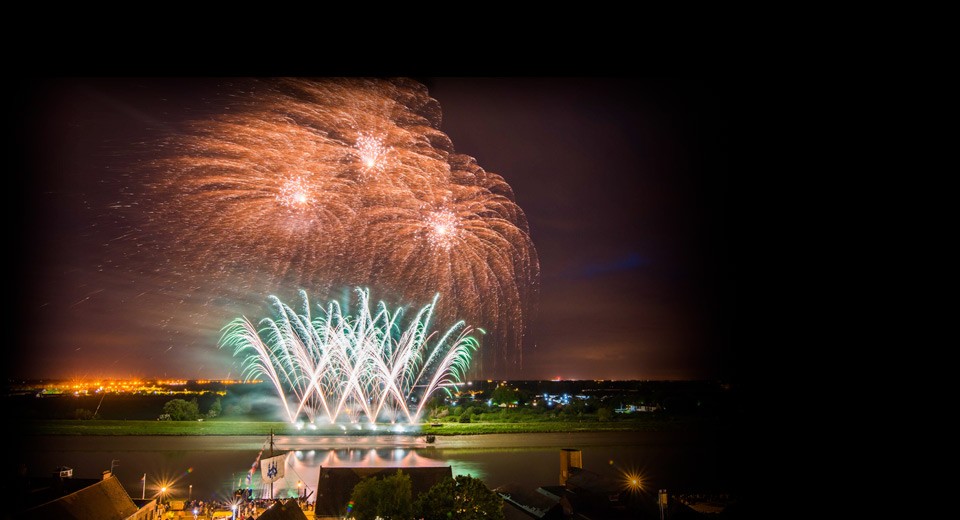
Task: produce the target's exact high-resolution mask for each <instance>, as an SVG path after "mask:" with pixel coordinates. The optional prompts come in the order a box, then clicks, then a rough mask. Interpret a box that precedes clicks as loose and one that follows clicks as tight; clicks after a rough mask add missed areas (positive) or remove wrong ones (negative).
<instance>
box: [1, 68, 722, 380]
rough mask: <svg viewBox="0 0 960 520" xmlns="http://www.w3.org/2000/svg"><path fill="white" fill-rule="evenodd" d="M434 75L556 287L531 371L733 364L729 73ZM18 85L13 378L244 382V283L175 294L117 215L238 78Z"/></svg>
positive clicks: (458, 129) (440, 96)
mask: <svg viewBox="0 0 960 520" xmlns="http://www.w3.org/2000/svg"><path fill="white" fill-rule="evenodd" d="M420 81H422V82H424V83H425V84H426V85H427V87H428V88H429V91H430V95H431V96H432V97H434V98H436V99H437V100H438V101H439V102H440V106H441V107H442V110H443V123H442V126H441V129H442V130H443V131H444V132H446V133H447V134H448V135H449V136H450V138H451V140H452V141H453V143H454V146H455V147H456V149H457V151H458V152H461V153H465V154H468V155H471V156H474V157H476V159H477V161H478V163H479V164H480V165H481V166H482V167H483V168H485V169H486V170H488V171H492V172H496V173H499V174H500V175H502V176H503V177H504V178H505V179H506V181H507V182H508V183H509V184H510V185H511V186H512V187H513V190H514V192H515V194H516V198H517V202H518V204H519V205H520V207H521V208H522V209H523V210H524V211H525V212H526V215H527V218H528V219H529V223H530V228H531V235H532V238H533V242H534V244H535V245H536V248H537V251H538V254H539V257H540V266H541V272H542V279H541V296H540V300H539V312H538V314H537V316H536V319H535V321H534V323H533V328H532V334H531V338H530V339H531V345H530V346H529V347H528V348H527V349H526V350H525V351H524V368H523V377H524V378H530V379H534V378H554V377H558V376H559V377H562V378H564V379H588V378H603V379H611V378H614V379H693V378H729V377H733V376H735V375H736V374H737V373H738V368H739V367H737V366H736V364H735V363H736V356H735V355H734V353H735V350H734V348H735V345H734V344H733V337H732V324H731V320H732V319H733V317H734V314H735V305H736V301H735V287H736V280H734V278H733V269H732V267H731V258H730V255H731V249H732V247H731V245H730V237H731V229H730V227H729V226H730V222H731V219H730V218H729V215H730V212H731V211H732V209H733V208H731V204H732V202H731V200H732V199H731V197H730V195H731V194H730V193H729V192H728V189H727V185H728V171H727V159H726V150H727V146H728V142H727V140H728V129H729V125H728V113H729V109H728V108H727V107H726V105H725V104H724V99H725V98H724V97H723V92H722V91H720V90H719V87H718V86H717V85H716V84H713V83H710V82H706V81H695V80H614V79H444V78H427V79H420ZM21 87H22V92H21V96H20V99H21V100H22V103H20V104H19V105H18V107H17V108H16V110H15V113H14V118H13V121H14V129H15V134H14V136H13V143H14V144H15V148H14V150H15V152H16V153H19V159H20V160H19V161H17V162H15V163H14V164H17V165H19V167H18V169H19V172H17V173H16V174H15V175H16V176H17V178H16V180H15V182H14V184H13V185H12V186H13V189H14V197H13V207H14V208H16V212H17V214H18V215H19V217H20V218H18V219H17V222H18V224H17V228H16V229H15V230H14V236H15V237H16V239H15V243H16V246H17V247H16V248H15V249H13V251H15V252H16V255H17V256H16V258H17V259H18V260H19V261H20V262H19V264H20V265H19V266H18V267H17V268H16V269H15V271H14V272H13V273H11V276H12V278H13V286H14V288H15V291H17V298H16V299H15V302H16V304H15V305H14V314H13V316H14V328H15V331H16V334H15V335H14V336H13V341H12V345H9V346H8V349H12V351H13V359H14V362H13V363H12V364H11V367H10V368H11V369H12V374H13V375H16V376H19V377H94V376H98V377H123V376H131V375H136V376H144V377H152V376H170V377H186V378H196V377H224V376H226V375H227V374H231V375H236V363H235V361H234V360H233V359H232V357H231V355H230V353H229V352H226V351H220V350H218V349H217V347H216V343H217V339H218V337H219V335H218V329H219V327H220V326H222V325H223V324H224V323H225V322H226V321H229V319H231V318H233V317H235V316H236V315H238V314H240V313H243V312H250V311H249V309H244V308H242V306H240V305H239V304H235V303H234V302H233V301H232V300H231V296H232V293H231V291H230V290H229V288H227V289H224V291H223V294H221V295H210V294H207V295H206V298H203V299H198V298H197V297H196V296H195V295H184V294H181V293H178V291H177V290H175V289H172V288H171V287H169V286H168V284H167V282H166V280H165V279H163V277H162V276H158V275H157V273H156V272H152V271H151V270H150V269H149V268H146V267H145V266H148V265H149V261H145V260H144V259H145V258H149V256H150V253H149V251H144V252H141V253H139V255H133V259H131V256H130V253H129V252H128V253H124V255H122V256H121V255H119V253H115V251H117V248H115V247H113V246H112V241H114V240H117V239H118V238H120V237H121V236H123V235H124V234H125V233H126V231H127V230H130V229H134V230H136V229H138V223H137V222H135V220H136V217H135V216H134V217H132V219H130V220H133V221H134V222H131V221H129V220H128V221H124V222H117V211H118V210H119V208H117V206H119V205H125V204H129V201H130V197H129V194H130V190H131V189H132V188H131V187H132V186H136V185H138V184H143V183H144V182H145V181H146V180H145V179H143V178H142V177H141V176H140V175H142V174H139V173H138V170H137V168H136V165H137V164H138V162H139V161H142V160H144V156H143V153H144V152H143V150H144V149H145V147H143V146H142V143H144V142H149V141H150V140H151V139H153V138H155V136H156V132H157V131H158V129H160V130H162V129H163V128H164V126H165V125H168V124H174V123H176V122H178V121H182V120H184V119H186V118H195V117H197V116H199V115H202V114H203V113H204V111H205V110H211V108H210V107H211V106H215V105H216V103H215V102H211V100H214V99H216V98H217V97H218V96H221V95H223V93H224V92H228V91H229V81H227V80H190V79H162V80H149V79H123V80H105V79H91V80H44V81H25V82H22V83H21ZM122 209H123V211H122V212H121V213H123V214H125V215H129V214H131V212H130V211H129V210H130V209H131V208H129V207H126V208H122ZM134 209H135V208H134ZM127 238H128V237H123V238H122V240H126V239H127ZM144 249H145V250H146V249H147V246H146V245H145V246H144ZM131 273H133V276H131ZM138 273H139V276H137V274H138ZM201 300H202V301H201Z"/></svg>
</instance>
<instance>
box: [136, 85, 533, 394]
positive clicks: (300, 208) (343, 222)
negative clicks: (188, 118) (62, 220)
mask: <svg viewBox="0 0 960 520" xmlns="http://www.w3.org/2000/svg"><path fill="white" fill-rule="evenodd" d="M232 99H233V101H232V102H231V104H230V106H229V109H225V110H223V111H222V113H221V114H219V115H216V116H212V117H209V118H207V119H202V120H197V121H193V122H191V123H190V124H189V125H187V128H186V130H185V131H184V132H181V133H178V134H177V135H175V136H173V137H170V138H169V139H168V140H167V141H166V142H165V143H164V147H165V149H166V150H168V151H169V153H168V154H167V155H166V156H165V157H164V158H163V159H161V160H159V161H156V162H155V163H154V164H153V165H154V166H155V167H156V168H157V170H158V172H159V175H160V181H159V182H156V183H155V184H154V187H155V188H156V190H155V193H156V194H157V195H158V197H157V199H156V200H158V201H159V203H158V205H157V207H156V209H155V211H153V213H152V215H154V216H155V218H154V219H153V220H154V223H155V224H157V225H158V226H159V228H161V229H164V230H166V231H168V232H170V231H172V232H173V233H175V235H176V240H175V242H176V244H177V246H176V247H175V248H179V250H178V251H177V252H178V253H181V254H180V255H179V257H180V258H187V259H189V262H191V263H192V264H193V265H192V267H193V268H194V269H192V271H195V272H198V273H203V276H205V277H211V276H220V277H222V279H224V280H234V281H236V280H246V281H244V282H241V283H243V284H245V285H246V286H251V287H252V286H253V285H254V284H252V283H250V282H249V279H250V277H251V276H256V277H262V278H264V279H268V280H270V282H269V283H270V285H269V286H270V287H277V286H279V285H284V286H290V285H292V286H296V287H302V288H306V289H308V290H309V291H310V292H311V293H314V294H322V293H323V292H325V291H326V292H329V291H334V290H339V289H341V288H343V287H351V286H357V285H361V286H371V287H375V288H376V289H377V291H378V294H386V295H393V296H395V297H397V298H399V300H395V301H408V302H422V301H428V300H430V299H431V298H432V295H433V294H434V293H437V292H439V293H440V294H441V297H442V298H443V299H444V300H445V301H446V302H447V303H446V304H444V305H443V306H442V308H443V309H447V310H448V313H449V314H448V315H447V316H440V318H441V319H444V320H448V319H449V318H463V319H466V320H467V321H468V322H470V323H472V324H476V325H479V326H482V327H484V328H486V329H487V330H488V332H489V335H488V336H487V339H486V341H485V343H487V345H488V348H486V349H484V353H483V355H481V356H480V357H479V359H480V360H481V363H483V362H484V361H483V360H485V363H487V364H488V368H489V369H492V370H493V371H494V372H498V373H499V374H502V375H504V376H506V375H518V373H517V370H518V369H519V366H520V363H521V361H522V342H523V335H524V332H525V330H526V328H527V326H528V324H529V321H530V314H531V310H532V308H533V305H534V302H535V299H536V296H537V292H538V284H539V262H538V259H537V254H536V250H535V248H534V246H533V242H532V241H531V239H530V235H529V229H528V226H527V222H526V217H525V216H524V214H523V211H522V210H521V209H520V208H519V207H518V206H517V204H516V202H515V200H514V197H513V191H512V190H511V188H510V186H509V185H508V184H507V183H506V181H505V180H504V179H503V178H502V177H500V176H499V175H496V174H493V173H489V172H486V171H484V170H483V169H482V168H481V167H480V166H478V165H477V163H476V161H475V160H474V159H473V158H472V157H468V156H465V155H460V154H456V153H455V152H454V147H453V143H452V142H451V141H450V139H449V138H448V137H447V136H446V134H444V133H443V132H441V131H440V130H439V126H440V107H439V104H438V103H437V101H436V100H434V99H432V98H430V97H429V96H428V95H427V91H426V88H425V87H424V86H423V85H421V84H419V83H416V82H413V81H409V80H360V79H343V80H323V81H306V80H273V81H257V82H251V83H250V85H249V88H245V89H244V90H243V92H239V89H238V93H237V94H236V96H235V97H234V98H232ZM491 346H493V347H494V348H489V347H491ZM502 363H505V365H501V364H502Z"/></svg>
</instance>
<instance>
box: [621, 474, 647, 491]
mask: <svg viewBox="0 0 960 520" xmlns="http://www.w3.org/2000/svg"><path fill="white" fill-rule="evenodd" d="M624 478H625V481H624V487H626V488H627V489H628V490H629V491H632V492H639V491H643V477H641V476H640V474H639V473H624Z"/></svg>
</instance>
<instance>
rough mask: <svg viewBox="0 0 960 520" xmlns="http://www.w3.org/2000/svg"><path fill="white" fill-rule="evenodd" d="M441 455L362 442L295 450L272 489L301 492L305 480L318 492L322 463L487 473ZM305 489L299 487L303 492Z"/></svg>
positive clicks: (260, 488) (261, 489) (255, 483)
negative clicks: (431, 468) (361, 443)
mask: <svg viewBox="0 0 960 520" xmlns="http://www.w3.org/2000/svg"><path fill="white" fill-rule="evenodd" d="M438 455H440V453H438V452H437V451H436V450H432V449H425V448H420V449H417V448H400V447H379V448H377V447H365V446H361V447H349V448H346V447H345V448H339V449H327V450H317V449H311V450H294V451H290V452H289V454H288V455H287V459H286V464H287V466H286V471H285V474H284V478H283V479H282V480H278V481H277V482H275V483H274V488H273V493H274V496H278V497H295V496H297V493H298V487H297V482H302V483H305V485H306V493H307V494H308V495H309V494H310V493H311V492H315V491H316V489H315V488H316V484H317V482H318V481H319V479H320V468H321V467H337V466H339V467H343V466H362V467H370V468H379V467H391V466H402V467H431V466H451V469H452V471H453V474H454V476H457V475H471V476H474V477H477V478H481V479H482V478H484V476H485V474H484V472H483V471H482V470H481V469H480V467H479V465H478V464H476V463H472V462H468V461H461V460H458V459H456V458H455V457H454V458H451V457H443V458H441V457H439V456H438ZM264 456H266V455H264ZM250 480H251V485H250V488H251V489H252V490H254V492H255V495H256V496H263V495H269V484H266V485H264V484H263V483H262V482H261V481H260V475H259V474H257V475H255V476H254V477H253V478H252V479H250ZM239 484H240V485H238V486H237V487H247V486H246V485H243V483H239ZM302 489H303V488H299V491H300V492H301V493H302V492H303V491H302Z"/></svg>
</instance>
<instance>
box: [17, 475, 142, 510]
mask: <svg viewBox="0 0 960 520" xmlns="http://www.w3.org/2000/svg"><path fill="white" fill-rule="evenodd" d="M28 493H29V498H28V500H29V501H31V502H33V503H37V502H41V503H39V504H38V505H33V506H28V508H27V509H26V510H24V511H20V512H18V513H15V514H14V515H13V518H15V519H30V520H47V519H50V520H93V519H96V520H154V519H156V518H159V514H158V512H157V510H156V501H155V500H146V501H143V504H142V505H140V506H138V505H137V504H136V503H134V501H133V499H131V498H130V495H129V494H127V491H126V490H125V489H124V488H123V485H121V484H120V481H119V480H117V478H116V477H114V476H112V475H109V474H105V475H104V478H103V479H102V480H100V479H74V478H59V477H52V478H46V479H33V480H32V481H31V483H30V485H29V486H28Z"/></svg>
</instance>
